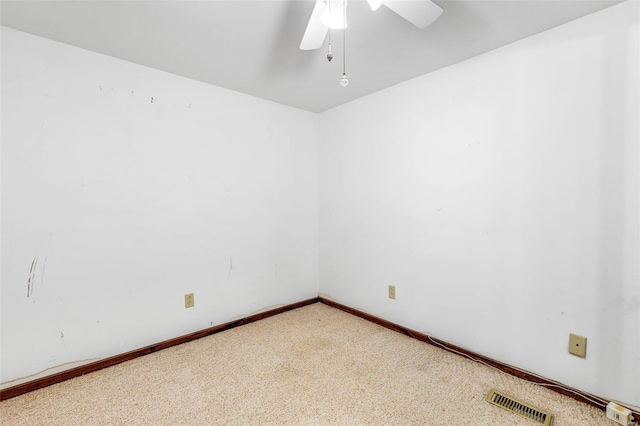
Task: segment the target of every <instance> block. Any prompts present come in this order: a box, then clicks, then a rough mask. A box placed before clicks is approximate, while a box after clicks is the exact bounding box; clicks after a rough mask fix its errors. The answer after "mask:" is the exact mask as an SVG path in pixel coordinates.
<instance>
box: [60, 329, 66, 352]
mask: <svg viewBox="0 0 640 426" xmlns="http://www.w3.org/2000/svg"><path fill="white" fill-rule="evenodd" d="M58 333H60V339H62V344H63V345H64V347H65V348H66V347H67V344H66V343H65V342H64V333H63V332H62V331H60V330H58Z"/></svg>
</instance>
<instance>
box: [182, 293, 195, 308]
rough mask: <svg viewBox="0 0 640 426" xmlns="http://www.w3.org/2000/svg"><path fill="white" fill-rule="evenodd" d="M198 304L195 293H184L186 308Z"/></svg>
mask: <svg viewBox="0 0 640 426" xmlns="http://www.w3.org/2000/svg"><path fill="white" fill-rule="evenodd" d="M195 304H196V300H195V298H194V296H193V293H189V294H185V295H184V307H185V309H186V308H193V306H194V305H195Z"/></svg>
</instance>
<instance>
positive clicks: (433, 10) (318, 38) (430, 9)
mask: <svg viewBox="0 0 640 426" xmlns="http://www.w3.org/2000/svg"><path fill="white" fill-rule="evenodd" d="M346 1H347V0H344V2H345V3H343V0H316V4H315V6H314V8H313V12H311V18H310V19H309V23H308V24H307V29H306V31H305V32H304V36H303V37H302V42H301V43H300V50H315V49H319V48H321V47H322V45H323V44H324V39H325V38H326V37H327V33H328V32H329V28H332V29H341V28H344V27H345V26H346V17H345V16H343V14H344V13H345V12H346V7H345V4H346ZM367 2H368V3H369V6H371V10H377V9H378V8H379V7H380V6H381V5H384V6H386V7H388V8H389V9H391V10H392V11H394V12H395V13H397V14H398V15H400V16H402V17H403V18H404V19H406V20H407V21H409V22H411V23H412V24H413V25H415V26H416V27H418V28H420V29H422V28H426V27H427V26H429V25H430V24H431V23H432V22H433V21H435V20H436V19H438V17H439V16H440V14H441V13H442V8H441V7H440V6H438V5H437V4H435V3H433V2H432V1H431V0H367Z"/></svg>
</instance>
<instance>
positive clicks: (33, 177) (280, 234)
mask: <svg viewBox="0 0 640 426" xmlns="http://www.w3.org/2000/svg"><path fill="white" fill-rule="evenodd" d="M152 99H153V101H152ZM2 107H3V108H2V209H3V210H2V301H1V310H2V330H1V331H2V364H1V374H2V375H1V381H2V382H3V386H9V385H14V384H16V383H17V382H10V381H12V380H14V379H16V378H19V377H22V376H28V375H31V374H34V373H37V372H39V371H41V370H45V369H48V368H51V367H55V366H60V365H62V364H64V365H63V366H62V367H59V368H69V367H73V366H75V365H78V364H79V363H78V362H77V361H80V360H87V359H96V358H103V357H106V356H110V355H114V354H119V353H123V352H126V351H128V350H132V349H136V348H140V347H143V346H145V345H147V344H151V343H155V342H159V341H162V340H164V339H168V338H172V337H175V336H179V335H183V334H186V333H188V332H192V331H195V330H200V329H203V328H206V327H209V326H211V325H217V324H220V323H224V322H227V321H229V320H231V319H233V318H237V317H239V316H246V315H248V314H250V313H252V312H254V311H257V310H261V309H264V308H267V307H272V306H273V305H280V304H288V303H292V302H297V301H300V300H303V299H307V298H311V297H315V296H317V294H318V266H317V262H318V250H317V245H318V239H317V238H318V234H317V229H318V206H317V144H316V142H317V116H316V115H315V114H312V113H308V112H304V111H301V110H296V109H293V108H290V107H285V106H281V105H277V104H274V103H271V102H268V101H264V100H260V99H257V98H253V97H250V96H246V95H241V94H238V93H235V92H231V91H229V90H225V89H221V88H217V87H213V86H210V85H206V84H203V83H199V82H196V81H192V80H188V79H184V78H181V77H177V76H174V75H170V74H167V73H163V72H160V71H156V70H152V69H149V68H145V67H141V66H138V65H134V64H131V63H127V62H124V61H120V60H117V59H113V58H110V57H107V56H102V55H99V54H95V53H91V52H88V51H84V50H81V49H77V48H74V47H70V46H67V45H63V44H60V43H56V42H53V41H49V40H46V39H42V38H38V37H34V36H31V35H27V34H25V33H21V32H18V31H14V30H10V29H6V28H2ZM35 258H37V266H36V267H35V268H34V272H33V273H30V269H31V264H32V261H33V260H34V259H35ZM231 262H232V263H233V267H232V268H231ZM30 276H32V281H33V283H34V286H33V288H32V293H31V294H29V295H27V285H28V280H29V277H30ZM189 292H194V293H195V302H196V304H195V307H194V308H191V309H185V308H184V298H183V297H184V294H185V293H189ZM63 336H64V337H63ZM81 362H86V361H80V363H81ZM54 370H55V368H54V369H52V370H47V371H45V372H44V373H42V374H45V375H46V374H50V373H51V372H53V371H54ZM29 379H33V377H29Z"/></svg>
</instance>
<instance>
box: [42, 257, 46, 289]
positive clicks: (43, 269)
mask: <svg viewBox="0 0 640 426" xmlns="http://www.w3.org/2000/svg"><path fill="white" fill-rule="evenodd" d="M46 268H47V258H46V257H45V258H44V263H43V264H42V273H41V274H40V286H42V283H43V282H44V271H45V269H46Z"/></svg>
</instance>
